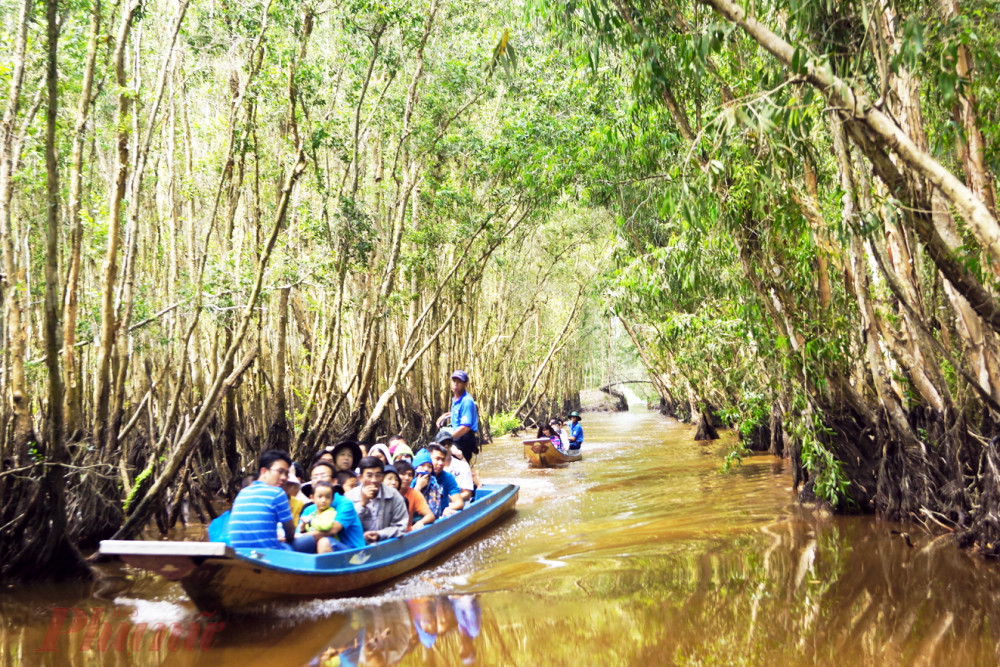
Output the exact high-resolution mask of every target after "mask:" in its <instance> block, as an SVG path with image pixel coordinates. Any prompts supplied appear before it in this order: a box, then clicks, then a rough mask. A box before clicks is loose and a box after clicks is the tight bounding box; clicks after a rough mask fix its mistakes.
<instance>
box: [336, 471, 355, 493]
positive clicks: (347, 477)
mask: <svg viewBox="0 0 1000 667" xmlns="http://www.w3.org/2000/svg"><path fill="white" fill-rule="evenodd" d="M336 478H337V484H339V485H340V487H341V488H342V489H344V493H347V492H348V491H350V490H351V489H353V488H354V487H356V486H357V485H358V476H357V475H355V474H354V473H353V472H351V471H350V470H341V471H340V472H338V473H337V475H336Z"/></svg>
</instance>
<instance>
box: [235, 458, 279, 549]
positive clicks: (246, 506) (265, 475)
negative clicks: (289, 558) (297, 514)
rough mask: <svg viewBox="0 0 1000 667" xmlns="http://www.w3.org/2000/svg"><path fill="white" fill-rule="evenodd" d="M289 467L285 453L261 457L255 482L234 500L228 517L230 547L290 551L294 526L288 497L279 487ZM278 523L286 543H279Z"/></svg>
mask: <svg viewBox="0 0 1000 667" xmlns="http://www.w3.org/2000/svg"><path fill="white" fill-rule="evenodd" d="M291 467H292V459H291V457H290V456H289V455H288V454H287V453H286V452H282V451H279V450H276V449H269V450H268V451H266V452H264V453H263V454H262V455H261V457H260V463H259V464H258V466H257V468H258V472H257V481H255V482H254V483H253V484H251V485H250V486H248V487H246V488H245V489H243V490H242V491H240V492H239V494H238V495H237V496H236V500H235V501H233V509H232V511H231V512H230V515H229V545H230V546H231V547H233V548H234V549H240V548H244V549H246V548H253V549H291V548H292V546H291V545H292V541H293V540H294V538H295V523H294V522H293V521H292V508H291V506H290V505H289V504H288V494H287V493H285V490H284V489H283V488H282V485H283V484H284V481H285V480H286V479H287V478H288V471H289V470H290V469H291ZM278 524H281V527H282V528H283V529H284V534H285V540H286V542H281V541H279V540H278V535H277V533H276V531H275V526H277V525H278Z"/></svg>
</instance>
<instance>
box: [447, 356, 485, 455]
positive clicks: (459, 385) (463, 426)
mask: <svg viewBox="0 0 1000 667" xmlns="http://www.w3.org/2000/svg"><path fill="white" fill-rule="evenodd" d="M468 384H469V374H468V373H466V372H465V371H455V372H454V373H452V374H451V394H452V401H451V412H446V413H445V414H443V415H441V416H440V417H438V420H437V426H438V428H441V427H442V426H444V425H445V424H447V423H449V420H450V423H451V428H452V433H451V437H452V438H454V439H455V444H456V445H458V448H459V449H461V450H462V455H463V456H464V457H465V460H466V461H468V462H469V463H471V462H472V457H473V456H475V455H476V454H478V453H479V410H478V408H477V407H476V402H475V401H474V400H473V399H472V396H471V395H470V394H469V392H467V391H466V387H467V386H468Z"/></svg>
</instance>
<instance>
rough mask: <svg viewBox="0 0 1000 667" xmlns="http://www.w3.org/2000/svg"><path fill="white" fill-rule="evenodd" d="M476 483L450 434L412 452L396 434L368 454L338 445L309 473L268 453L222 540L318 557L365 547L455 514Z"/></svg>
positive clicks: (286, 458) (325, 452)
mask: <svg viewBox="0 0 1000 667" xmlns="http://www.w3.org/2000/svg"><path fill="white" fill-rule="evenodd" d="M307 475H308V481H305V482H303V478H304V477H306V476H307ZM478 482H479V479H478V475H477V473H476V472H475V471H473V469H472V467H471V466H470V464H469V462H468V461H466V460H465V456H464V455H463V453H462V451H461V450H460V449H459V448H458V447H456V446H455V445H454V442H453V440H452V434H451V432H450V431H449V430H448V429H443V430H442V431H441V432H440V433H438V436H437V437H436V438H435V441H434V443H432V444H430V445H427V446H426V447H425V448H423V449H421V450H419V451H418V452H417V453H416V454H414V452H413V450H412V449H411V448H410V447H409V445H408V444H407V442H406V440H405V439H404V438H402V437H401V436H394V437H392V438H390V439H389V441H388V442H387V443H385V444H376V445H374V446H372V447H371V448H370V449H369V450H368V451H367V452H364V451H362V448H361V446H360V445H359V444H358V443H356V442H352V441H345V442H341V443H339V444H337V445H336V446H335V447H333V448H330V449H325V450H323V451H321V452H320V453H319V454H318V455H317V456H316V457H315V458H314V459H313V461H312V463H311V465H310V466H309V468H308V474H307V473H306V470H305V469H303V468H302V467H301V466H299V465H298V464H297V463H293V462H292V459H291V457H290V456H289V455H288V453H287V452H284V451H280V450H269V451H267V452H264V454H263V455H262V456H261V458H260V463H259V466H258V475H257V478H256V479H250V480H248V484H247V486H245V488H244V489H243V490H242V491H240V493H239V495H237V497H236V500H235V501H234V502H233V507H232V510H231V512H230V516H229V536H228V542H229V544H230V546H232V547H236V548H257V549H261V548H279V549H293V550H295V551H298V552H301V553H321V554H322V553H330V552H332V551H338V550H342V549H354V548H357V547H363V546H365V545H367V544H373V543H375V542H378V541H379V540H386V539H390V538H394V537H400V536H401V535H405V534H406V533H408V532H410V531H414V530H420V529H421V528H424V527H426V526H428V525H430V524H432V523H434V522H435V521H437V520H438V519H441V518H442V517H447V516H450V515H452V514H455V513H456V512H459V511H461V510H462V509H463V508H464V507H465V506H466V505H467V504H468V503H470V502H472V501H473V500H474V498H475V492H476V488H477V486H478ZM276 527H277V530H276Z"/></svg>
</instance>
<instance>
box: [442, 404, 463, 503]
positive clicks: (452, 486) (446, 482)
mask: <svg viewBox="0 0 1000 667" xmlns="http://www.w3.org/2000/svg"><path fill="white" fill-rule="evenodd" d="M466 396H468V394H466ZM435 477H437V481H438V484H440V485H441V490H442V491H444V497H445V499H446V500H447V499H448V498H451V497H452V496H453V495H455V494H456V493H461V492H462V489H460V488H458V482H457V481H455V476H454V475H452V474H451V473H450V472H447V471H446V470H442V471H441V474H440V475H435Z"/></svg>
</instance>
